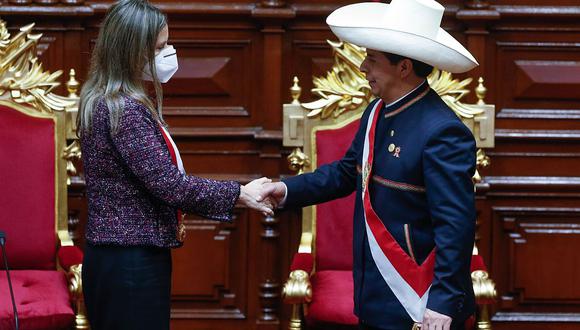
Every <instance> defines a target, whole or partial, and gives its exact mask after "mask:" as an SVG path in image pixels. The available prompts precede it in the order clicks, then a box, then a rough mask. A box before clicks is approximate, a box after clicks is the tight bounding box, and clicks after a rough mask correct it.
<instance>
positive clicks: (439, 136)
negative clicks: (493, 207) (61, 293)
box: [284, 82, 476, 329]
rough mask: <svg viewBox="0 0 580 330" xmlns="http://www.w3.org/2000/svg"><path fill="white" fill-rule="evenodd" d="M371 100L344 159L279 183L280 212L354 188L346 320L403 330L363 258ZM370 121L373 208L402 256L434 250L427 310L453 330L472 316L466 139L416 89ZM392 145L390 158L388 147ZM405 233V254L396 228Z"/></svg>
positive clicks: (405, 323)
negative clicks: (351, 316)
mask: <svg viewBox="0 0 580 330" xmlns="http://www.w3.org/2000/svg"><path fill="white" fill-rule="evenodd" d="M375 102H377V101H374V102H372V103H371V104H370V105H369V106H368V107H367V109H366V110H365V112H364V113H363V115H362V119H361V123H360V127H359V130H358V132H357V134H356V137H355V138H354V140H353V142H352V145H351V146H350V148H349V149H348V151H347V152H346V154H345V155H344V157H343V158H342V159H340V160H338V161H335V162H333V163H331V164H327V165H323V166H321V167H319V168H318V169H317V170H316V171H314V172H312V173H307V174H304V175H300V176H296V177H292V178H289V179H286V180H284V183H285V184H286V186H287V187H288V195H287V199H286V207H302V206H307V205H312V204H318V203H322V202H326V201H329V200H331V199H335V198H340V197H343V196H348V195H349V194H351V193H352V192H353V191H354V190H355V189H356V204H355V210H354V231H353V232H354V237H353V245H354V246H353V253H354V259H353V260H354V264H353V276H354V302H355V314H356V315H357V316H358V317H359V319H360V320H362V321H364V322H365V323H368V324H370V325H372V326H376V327H380V328H384V329H410V327H411V325H412V320H411V318H410V317H409V316H408V314H407V313H406V312H405V310H404V309H403V307H402V306H401V304H400V303H399V301H398V300H397V298H396V297H395V296H394V294H393V293H392V291H391V290H390V288H389V287H388V286H387V285H386V283H385V282H384V280H383V278H382V277H381V274H380V273H379V271H378V269H377V267H376V266H375V263H374V261H373V259H372V256H371V253H370V250H369V245H368V241H367V237H366V235H367V234H366V230H365V224H364V217H363V208H362V202H361V175H360V166H361V163H362V149H363V144H364V138H365V137H364V135H365V132H366V126H367V121H368V117H369V113H370V110H371V109H372V107H373V106H374V104H375ZM380 114H381V117H380V118H379V120H378V122H377V128H376V138H375V140H376V141H375V151H374V152H375V156H374V164H373V175H374V177H373V180H372V183H371V186H370V187H369V191H370V193H371V203H372V204H373V208H374V209H375V211H376V212H377V214H378V215H379V217H380V218H381V219H382V221H383V223H384V224H385V226H386V228H387V229H388V230H389V232H390V233H391V234H392V235H393V236H394V238H395V239H396V240H397V242H398V243H399V244H400V245H401V247H403V249H404V250H405V251H407V252H409V248H411V249H412V250H413V251H414V255H415V257H416V259H417V261H418V262H419V263H421V262H423V260H424V259H425V258H426V257H427V255H428V253H429V252H430V251H431V250H432V249H433V248H434V247H437V252H436V262H435V276H434V279H433V284H432V287H431V290H430V292H429V299H428V302H427V308H429V309H431V310H434V311H437V312H439V313H442V314H445V315H449V316H451V317H452V318H453V319H454V327H456V326H459V325H460V323H462V322H463V321H464V320H465V319H466V318H467V317H469V315H472V314H473V313H474V310H475V299H474V295H473V287H472V283H471V277H470V261H471V252H472V249H473V244H474V236H475V217H476V215H475V201H474V190H473V189H474V188H473V183H472V176H473V174H474V171H475V155H476V150H475V141H474V138H473V135H472V133H471V132H470V131H469V129H468V128H467V127H466V126H465V125H464V124H463V123H462V122H461V120H460V119H459V118H458V117H457V116H456V115H455V113H454V112H453V111H452V110H451V109H450V108H449V107H447V105H446V104H445V103H444V102H443V101H442V100H441V98H440V97H439V96H438V95H437V93H436V92H434V91H433V90H431V89H430V88H429V85H428V84H427V82H424V83H423V84H422V85H421V86H420V87H419V88H417V89H416V90H414V91H413V92H411V93H410V94H409V95H407V96H405V97H404V98H403V99H401V100H399V101H397V102H396V103H395V104H392V105H389V106H388V107H383V109H381V113H380ZM390 144H394V145H395V146H396V147H400V152H399V153H398V155H399V157H396V156H395V152H389V150H388V149H389V145H390ZM405 224H408V225H409V226H410V229H411V230H410V232H411V235H410V236H411V238H412V242H411V247H409V246H408V245H407V243H406V240H405V234H404V230H403V228H404V226H405Z"/></svg>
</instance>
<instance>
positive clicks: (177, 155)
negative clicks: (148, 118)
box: [159, 125, 185, 174]
mask: <svg viewBox="0 0 580 330" xmlns="http://www.w3.org/2000/svg"><path fill="white" fill-rule="evenodd" d="M159 126H161V129H162V130H163V132H164V133H165V136H167V138H168V139H169V142H171V147H172V148H173V151H174V152H175V158H176V159H177V168H178V169H179V172H181V174H185V168H184V167H183V161H182V160H181V155H180V154H179V149H177V145H175V142H173V138H172V137H171V134H169V132H168V131H167V130H166V129H165V127H163V125H159Z"/></svg>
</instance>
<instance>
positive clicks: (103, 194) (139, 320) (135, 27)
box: [78, 0, 272, 330]
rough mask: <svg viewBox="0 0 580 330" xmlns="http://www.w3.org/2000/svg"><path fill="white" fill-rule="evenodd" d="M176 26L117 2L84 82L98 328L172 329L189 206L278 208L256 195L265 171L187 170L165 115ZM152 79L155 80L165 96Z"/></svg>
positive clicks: (136, 1)
mask: <svg viewBox="0 0 580 330" xmlns="http://www.w3.org/2000/svg"><path fill="white" fill-rule="evenodd" d="M168 34H169V31H168V28H167V19H166V17H165V15H164V14H162V13H161V12H160V11H159V10H158V9H157V8H155V7H154V6H152V5H151V4H150V3H148V2H147V1H146V0H121V1H119V2H117V3H115V4H114V5H113V6H112V7H111V9H110V10H109V12H108V13H107V16H106V17H105V20H104V22H103V25H102V27H101V29H100V31H99V36H98V39H97V42H96V45H95V48H94V50H93V55H92V59H91V69H90V72H89V77H88V81H87V82H86V83H85V84H84V86H83V89H82V91H81V101H80V107H79V119H78V120H79V123H78V124H79V134H80V138H81V147H82V151H83V153H82V155H83V165H84V170H85V176H86V183H87V196H88V210H89V219H88V224H87V228H86V239H87V245H86V249H85V258H84V261H83V290H84V294H85V304H86V307H87V312H88V318H89V322H90V324H91V328H92V329H93V330H99V329H106V330H114V329H122V330H130V329H140V330H142V329H154V330H161V329H169V313H170V288H171V253H170V248H175V247H179V246H181V245H182V240H183V234H184V230H183V226H181V224H180V220H181V219H180V218H181V217H180V215H181V214H180V213H181V211H180V210H183V211H184V212H190V213H196V214H198V215H201V216H204V217H206V218H210V219H215V220H220V221H231V220H232V211H233V208H234V205H235V204H236V202H239V203H240V204H243V205H246V206H248V207H251V208H253V209H256V210H259V211H261V212H263V213H265V214H271V212H272V211H271V206H270V205H267V204H262V203H258V202H257V201H256V198H255V197H257V195H258V191H259V189H260V188H261V185H262V184H263V183H265V182H268V181H269V180H267V179H265V178H262V179H259V180H256V181H253V182H251V183H249V184H248V185H246V186H240V184H239V183H237V182H234V181H215V180H209V179H202V178H199V177H194V176H188V175H186V174H185V171H184V170H183V165H182V162H181V158H180V156H179V152H178V151H177V148H176V146H175V144H174V143H173V141H172V139H171V136H170V135H169V134H168V132H167V130H166V129H165V124H164V122H163V118H162V115H161V108H162V99H163V98H162V90H161V85H160V82H166V81H167V80H169V79H170V78H171V76H172V75H173V74H174V73H175V71H177V57H176V52H175V50H174V49H173V47H172V46H169V45H167V40H168ZM144 80H150V81H152V84H153V86H154V91H155V95H154V99H155V100H156V102H152V101H151V99H150V97H149V95H147V92H146V87H145V83H144ZM180 227H181V228H180Z"/></svg>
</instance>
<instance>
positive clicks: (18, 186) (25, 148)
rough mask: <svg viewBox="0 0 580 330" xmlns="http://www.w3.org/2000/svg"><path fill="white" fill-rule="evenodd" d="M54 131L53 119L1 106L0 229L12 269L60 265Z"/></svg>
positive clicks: (47, 267) (46, 267)
mask: <svg viewBox="0 0 580 330" xmlns="http://www.w3.org/2000/svg"><path fill="white" fill-rule="evenodd" d="M54 129H55V123H54V121H53V120H51V119H42V118H34V117H30V116H27V115H24V114H22V113H20V112H19V111H16V110H14V109H11V108H7V107H5V106H0V132H2V141H1V142H2V146H1V147H0V159H1V160H2V161H0V173H2V186H1V189H2V191H0V215H1V216H0V230H4V231H5V232H6V236H7V238H6V250H7V253H8V261H9V262H10V268H12V269H55V267H56V264H55V261H56V258H55V255H56V246H57V244H56V234H55V228H56V227H55V209H56V205H55V145H54V143H55V139H54ZM31 132H34V141H33V142H34V143H31V142H32V141H31V136H30V133H31ZM39 165H42V166H39ZM0 260H1V259H0Z"/></svg>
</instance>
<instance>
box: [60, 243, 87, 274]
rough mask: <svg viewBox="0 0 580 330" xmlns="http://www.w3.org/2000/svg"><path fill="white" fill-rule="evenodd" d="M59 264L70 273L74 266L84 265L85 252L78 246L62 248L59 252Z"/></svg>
mask: <svg viewBox="0 0 580 330" xmlns="http://www.w3.org/2000/svg"><path fill="white" fill-rule="evenodd" d="M58 262H59V264H60V266H61V267H62V268H63V269H64V270H66V271H67V272H68V271H70V268H71V267H72V266H74V265H80V264H82V263H83V251H81V249H79V248H78V247H76V246H61V247H60V249H59V250H58Z"/></svg>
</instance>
